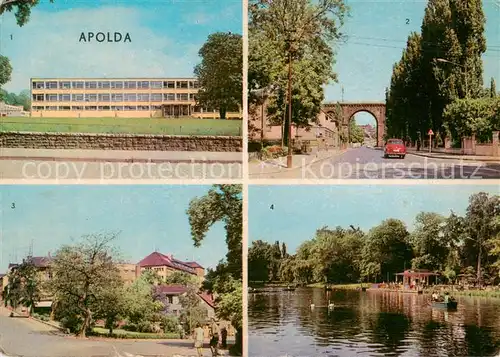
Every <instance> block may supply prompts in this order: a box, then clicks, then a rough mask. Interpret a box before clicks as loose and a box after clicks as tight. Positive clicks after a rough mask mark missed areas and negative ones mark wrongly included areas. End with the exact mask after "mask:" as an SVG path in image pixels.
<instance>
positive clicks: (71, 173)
mask: <svg viewBox="0 0 500 357" xmlns="http://www.w3.org/2000/svg"><path fill="white" fill-rule="evenodd" d="M242 170H243V169H242V164H241V163H168V162H165V163H142V162H141V163H140V162H134V163H130V162H123V163H122V162H81V161H76V162H66V161H63V162H59V161H39V160H34V161H31V160H0V178H1V179H27V180H41V179H50V180H66V179H71V180H85V179H93V180H119V179H125V180H132V179H135V180H159V179H161V180H168V179H180V180H184V179H238V178H241V177H242Z"/></svg>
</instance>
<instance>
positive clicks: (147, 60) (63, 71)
mask: <svg viewBox="0 0 500 357" xmlns="http://www.w3.org/2000/svg"><path fill="white" fill-rule="evenodd" d="M147 18H148V12H147V11H142V10H141V9H139V8H123V7H101V8H97V9H95V8H93V9H91V8H80V9H70V10H64V11H57V12H41V11H37V12H36V16H34V15H33V16H32V17H31V21H30V22H29V23H28V24H27V25H26V26H24V27H22V28H19V27H17V26H16V25H15V20H14V17H13V16H4V21H5V23H4V24H3V29H2V30H3V31H2V33H1V37H2V48H0V51H2V54H4V55H6V56H8V57H9V58H10V60H11V64H12V66H13V68H14V69H13V73H12V80H11V81H10V82H9V83H8V84H6V85H5V89H7V90H9V91H14V92H19V91H21V90H23V89H27V88H29V84H30V78H32V77H98V78H99V77H118V78H119V77H156V76H158V77H190V76H192V75H193V68H194V66H195V65H196V64H197V63H198V62H199V57H198V54H197V52H198V49H199V46H200V45H201V44H197V43H192V42H191V43H189V42H183V41H182V36H180V34H178V33H176V31H175V29H172V31H168V30H167V31H165V29H164V28H161V29H159V30H156V31H155V27H153V26H151V25H149V26H148V22H147V21H145V19H147ZM173 18H174V17H172V16H169V17H168V18H166V19H165V21H172V19H173ZM167 29H168V27H167ZM160 30H161V31H160ZM82 32H85V33H88V32H94V33H96V32H104V33H106V32H111V33H114V32H120V33H121V34H123V35H125V34H126V33H128V34H129V35H130V37H131V40H132V42H127V43H123V42H119V43H114V42H102V43H98V42H95V41H94V42H90V43H89V42H87V43H85V42H79V39H80V36H81V33H82ZM11 35H12V40H11Z"/></svg>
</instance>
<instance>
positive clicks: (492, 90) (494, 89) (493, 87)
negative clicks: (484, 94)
mask: <svg viewBox="0 0 500 357" xmlns="http://www.w3.org/2000/svg"><path fill="white" fill-rule="evenodd" d="M496 96H497V86H496V84H495V78H493V77H491V82H490V97H491V98H495V97H496Z"/></svg>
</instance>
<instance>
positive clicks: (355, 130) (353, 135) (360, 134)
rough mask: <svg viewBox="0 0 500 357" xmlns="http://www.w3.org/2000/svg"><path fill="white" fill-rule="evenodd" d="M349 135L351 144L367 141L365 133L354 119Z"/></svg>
mask: <svg viewBox="0 0 500 357" xmlns="http://www.w3.org/2000/svg"><path fill="white" fill-rule="evenodd" d="M349 134H350V137H349V141H350V142H351V143H363V142H364V141H365V132H364V131H363V129H361V127H360V126H358V125H357V124H356V120H355V119H354V118H353V119H352V120H351V122H350V123H349Z"/></svg>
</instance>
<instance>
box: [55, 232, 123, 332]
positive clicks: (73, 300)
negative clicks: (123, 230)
mask: <svg viewBox="0 0 500 357" xmlns="http://www.w3.org/2000/svg"><path fill="white" fill-rule="evenodd" d="M117 235H118V234H117V233H109V234H101V233H99V234H89V235H85V236H83V237H82V240H81V242H79V243H77V244H75V245H73V246H69V245H66V246H63V247H62V248H60V249H59V250H58V251H57V253H56V255H55V257H54V260H53V262H52V265H51V267H52V270H53V274H54V277H53V279H52V280H51V283H50V288H51V290H52V293H53V294H54V295H55V298H56V299H57V301H58V302H60V303H61V306H62V307H64V306H66V307H68V306H71V307H72V309H71V310H70V311H67V312H68V313H69V314H70V316H69V318H70V319H71V320H74V321H79V322H80V325H81V326H80V328H79V330H78V331H77V335H78V336H80V337H85V335H86V333H87V331H88V330H90V326H91V322H92V318H93V315H94V313H96V312H97V311H99V306H101V305H102V304H104V303H105V302H106V300H107V299H108V298H109V291H108V289H109V288H110V287H111V288H115V287H118V286H119V285H120V283H122V279H121V277H120V273H119V270H118V268H117V267H116V265H115V264H114V262H113V256H112V248H111V247H110V246H109V244H110V243H111V241H112V240H113V239H115V238H116V237H117Z"/></svg>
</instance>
